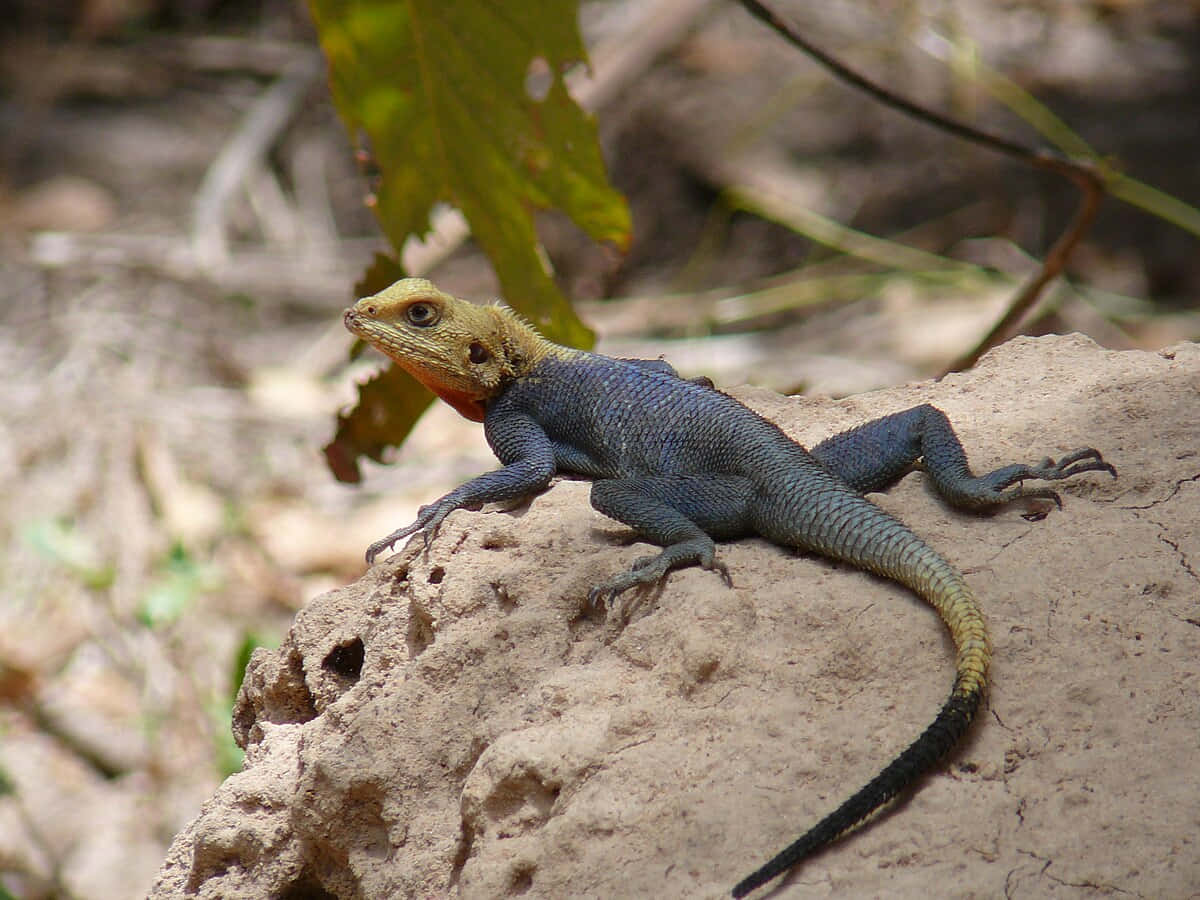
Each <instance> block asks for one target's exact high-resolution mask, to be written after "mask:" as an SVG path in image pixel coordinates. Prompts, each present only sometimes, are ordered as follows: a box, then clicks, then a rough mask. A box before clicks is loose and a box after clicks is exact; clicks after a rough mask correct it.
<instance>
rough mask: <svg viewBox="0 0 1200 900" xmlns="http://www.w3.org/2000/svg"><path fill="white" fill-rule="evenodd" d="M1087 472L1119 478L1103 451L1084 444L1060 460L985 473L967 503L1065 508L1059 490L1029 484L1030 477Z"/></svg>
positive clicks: (1049, 478)
mask: <svg viewBox="0 0 1200 900" xmlns="http://www.w3.org/2000/svg"><path fill="white" fill-rule="evenodd" d="M1083 472H1107V473H1108V474H1109V475H1111V476H1112V477H1113V478H1116V477H1117V470H1116V468H1114V467H1113V466H1112V464H1110V463H1107V462H1105V461H1104V457H1103V456H1101V455H1100V451H1099V450H1094V449H1092V448H1091V447H1081V448H1080V449H1078V450H1072V451H1071V452H1070V453H1068V454H1067V455H1066V456H1064V457H1063V458H1062V459H1059V460H1054V459H1051V458H1050V457H1046V458H1045V459H1043V460H1042V461H1041V462H1040V463H1038V464H1037V465H1035V466H1024V465H1014V466H1005V467H1004V468H1002V469H997V470H996V471H995V472H991V473H989V474H987V475H982V476H980V477H979V478H977V479H975V481H976V484H977V486H978V490H977V491H973V492H972V493H971V495H970V496H969V497H967V498H966V502H965V503H964V505H967V506H970V505H981V506H999V505H1001V504H1004V503H1011V502H1012V501H1013V500H1051V501H1053V502H1054V504H1055V505H1056V506H1057V507H1058V508H1059V509H1062V498H1061V497H1060V496H1059V495H1058V491H1055V490H1053V489H1051V488H1048V487H1035V488H1030V487H1025V486H1024V482H1025V481H1026V480H1027V479H1037V480H1039V481H1061V480H1062V479H1064V478H1071V477H1073V476H1075V475H1079V474H1081V473H1083ZM1013 485H1016V487H1013ZM1045 515H1046V513H1045V511H1041V512H1034V513H1030V514H1028V515H1027V516H1026V518H1034V519H1040V518H1045Z"/></svg>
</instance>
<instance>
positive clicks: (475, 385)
mask: <svg viewBox="0 0 1200 900" xmlns="http://www.w3.org/2000/svg"><path fill="white" fill-rule="evenodd" d="M344 321H345V324H346V328H348V329H349V330H350V331H351V332H353V333H354V334H356V335H358V336H359V337H360V338H362V339H363V340H364V341H366V342H367V343H368V344H370V345H371V346H373V347H375V348H376V349H377V350H379V351H381V352H382V353H384V354H386V355H387V356H389V357H391V358H392V359H393V360H395V362H396V363H397V365H399V366H400V367H401V368H402V369H404V370H405V371H406V372H408V373H409V374H410V375H412V376H413V377H414V378H416V379H417V381H419V382H421V384H423V385H425V387H427V388H429V389H430V390H431V391H433V392H434V393H435V394H437V395H438V396H439V397H441V398H442V399H443V400H445V401H446V402H447V403H449V404H450V405H451V406H453V407H454V408H455V409H456V410H458V411H459V412H460V413H462V414H463V415H464V416H466V417H467V418H468V419H471V420H473V421H476V422H482V421H483V416H484V412H485V411H486V404H487V401H488V400H491V399H492V398H493V397H495V396H496V395H497V394H499V393H500V391H501V390H503V389H504V387H505V385H507V384H508V383H509V382H510V381H512V379H514V378H517V377H519V376H521V375H523V374H525V373H526V372H528V371H529V369H530V368H531V367H532V366H533V365H534V363H536V362H537V361H538V360H540V359H542V358H543V357H545V356H546V355H547V354H548V353H550V352H552V351H553V350H555V349H556V347H555V345H554V344H551V343H550V342H549V341H547V340H546V339H545V338H543V337H542V336H541V335H539V334H538V333H537V332H536V331H534V330H533V328H531V327H530V326H529V325H527V324H526V323H525V322H523V321H522V320H521V319H520V317H518V316H517V314H516V313H514V312H513V311H512V310H510V309H508V308H507V307H502V306H480V305H477V304H474V303H470V302H468V301H466V300H460V299H458V298H457V297H453V296H451V295H450V294H447V293H444V292H443V291H439V290H438V289H437V288H436V287H435V286H434V285H433V283H432V282H430V281H426V280H425V279H424V278H404V279H401V280H400V281H397V282H396V283H395V284H393V285H391V286H390V287H387V288H385V289H384V290H382V291H380V292H379V293H378V294H373V295H372V296H370V297H364V298H363V299H361V300H359V301H358V302H357V303H355V304H354V305H353V306H352V307H350V308H349V309H347V310H346V312H345V315H344Z"/></svg>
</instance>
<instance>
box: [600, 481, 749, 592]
mask: <svg viewBox="0 0 1200 900" xmlns="http://www.w3.org/2000/svg"><path fill="white" fill-rule="evenodd" d="M751 496H752V494H751V489H750V482H749V481H748V480H747V479H743V478H733V477H729V478H722V477H719V476H699V475H696V476H686V475H684V476H645V477H636V478H615V479H605V480H601V481H596V482H594V483H593V484H592V497H591V499H592V506H594V507H595V508H596V509H597V510H598V511H599V512H602V513H604V515H606V516H609V517H610V518H613V519H616V520H617V521H618V522H622V523H624V524H626V525H628V526H629V527H631V528H633V529H634V530H635V531H636V532H637V533H638V534H639V535H640V536H641V537H643V538H645V539H647V540H649V541H651V542H653V543H655V544H658V545H659V546H661V547H662V548H663V549H662V552H660V553H658V554H657V555H655V556H643V557H640V558H638V559H637V560H635V561H634V563H633V565H632V566H631V567H630V568H629V569H627V570H625V571H624V572H620V573H618V574H616V575H614V576H612V577H611V578H607V579H605V580H604V581H602V582H600V584H597V585H596V586H595V587H593V588H592V589H591V591H589V592H588V600H589V601H590V602H591V603H592V604H593V605H599V604H601V603H604V604H605V605H607V606H611V605H612V604H613V601H615V600H616V598H617V597H618V596H620V595H621V594H622V593H624V592H625V591H627V590H629V589H630V588H632V587H637V586H639V585H649V584H656V583H658V582H660V581H662V580H663V579H664V578H665V577H666V576H667V573H668V572H670V571H671V570H672V569H676V568H679V567H681V566H690V565H698V566H700V567H701V568H704V569H710V570H712V571H715V572H717V573H719V574H720V575H721V577H722V578H723V579H724V580H725V583H726V584H728V585H732V580H731V578H730V576H729V570H728V569H727V568H726V566H725V564H724V563H722V562H721V561H720V560H718V559H717V558H716V544H715V543H714V542H713V537H719V538H725V537H737V536H740V535H743V534H745V533H747V527H746V522H747V514H746V510H747V508H748V506H749V500H750V497H751Z"/></svg>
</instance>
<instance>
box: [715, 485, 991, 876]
mask: <svg viewBox="0 0 1200 900" xmlns="http://www.w3.org/2000/svg"><path fill="white" fill-rule="evenodd" d="M809 499H810V500H811V499H813V498H809ZM860 504H861V506H860ZM818 505H821V506H824V507H825V508H824V509H822V510H820V511H819V515H817V517H816V520H817V521H819V522H822V523H823V524H824V526H825V527H823V528H821V529H820V533H819V534H817V535H816V536H815V537H814V536H813V535H811V534H810V535H808V536H807V540H805V541H803V542H797V541H791V543H793V544H796V543H800V544H801V545H802V546H804V547H805V548H806V549H812V550H815V551H817V552H819V553H821V554H823V555H825V556H830V557H833V558H836V559H842V560H845V561H847V562H851V563H853V564H855V565H857V566H860V567H861V568H864V569H867V570H869V571H872V572H875V573H877V574H879V575H883V576H885V577H887V578H890V579H892V580H893V581H896V582H899V583H900V584H903V585H904V586H906V587H908V588H910V589H911V590H913V591H914V592H915V593H916V594H918V595H919V596H920V597H922V598H923V599H924V600H926V601H928V602H929V603H930V604H931V605H932V606H933V607H934V609H936V610H937V612H938V615H940V616H941V618H942V621H943V622H944V623H945V624H946V627H947V628H948V629H949V631H950V635H951V637H952V639H953V640H954V646H955V649H956V664H955V676H954V687H953V689H952V690H951V692H950V697H949V698H948V699H947V700H946V702H945V703H944V704H943V705H942V708H941V711H940V712H938V714H937V718H935V719H934V720H933V722H932V724H930V725H929V727H927V728H926V729H925V730H924V731H923V732H921V734H920V736H919V737H918V738H917V739H916V740H915V741H913V742H912V743H911V744H909V746H908V747H907V748H906V749H905V750H904V751H902V752H901V753H900V755H899V756H897V757H896V758H895V759H894V760H892V762H891V763H889V764H888V765H887V766H886V767H885V768H884V769H883V771H881V772H880V773H879V774H878V775H876V776H875V777H874V778H872V779H871V780H870V781H869V782H868V783H867V784H866V785H865V786H864V787H863V788H861V789H860V790H859V791H857V792H856V793H855V794H854V795H853V796H851V797H850V798H849V799H848V800H846V801H845V802H844V803H842V804H841V806H839V807H838V808H837V809H835V810H834V811H833V812H831V813H830V814H829V815H827V816H825V818H823V819H821V821H819V822H818V823H817V824H816V825H814V826H813V827H812V828H810V829H809V830H808V831H807V832H806V833H805V834H803V835H801V836H800V837H799V838H798V839H797V840H795V841H794V842H792V843H791V844H789V845H788V846H787V847H786V848H784V849H783V850H782V851H780V852H779V853H778V854H776V855H775V856H774V857H773V858H772V859H771V860H770V861H768V862H767V863H766V864H765V865H763V866H762V867H761V868H759V869H758V870H757V871H755V872H753V873H751V874H750V875H748V876H747V877H745V878H743V879H742V880H741V881H739V882H738V883H737V885H736V886H735V887H734V888H733V896H734V897H744V896H746V895H747V894H748V893H750V892H751V891H752V890H754V889H755V888H757V887H759V886H761V885H763V884H766V883H767V882H768V881H770V880H771V879H772V878H774V877H775V876H777V875H782V874H783V873H784V872H786V871H787V870H788V869H790V868H792V867H793V866H795V865H796V864H797V863H799V862H800V861H802V860H803V859H805V858H806V857H808V856H810V855H811V854H813V853H815V852H816V851H817V850H820V849H821V848H822V847H825V846H826V845H827V844H830V843H832V842H833V841H835V840H837V839H838V838H839V837H841V836H842V835H843V834H845V833H846V832H848V831H850V830H852V829H854V828H856V827H857V826H858V825H860V824H862V823H863V822H864V820H866V819H867V818H868V817H869V816H871V814H872V813H874V812H875V811H876V810H878V809H879V808H880V807H882V806H884V804H886V803H888V802H890V801H891V800H893V799H894V798H895V797H896V796H897V795H899V794H900V793H902V792H903V791H904V790H905V789H906V788H908V787H909V786H910V785H911V784H912V783H913V782H914V781H916V779H917V778H919V777H920V776H921V775H923V774H925V773H926V772H929V771H931V770H932V769H933V768H934V767H935V766H936V765H937V764H938V763H939V762H941V761H942V760H943V759H944V758H945V757H946V756H947V755H948V754H949V753H950V751H951V750H952V749H953V748H954V746H955V745H956V744H957V743H958V742H959V740H960V739H961V738H962V736H963V735H964V734H966V731H967V728H968V727H969V726H970V724H971V721H972V720H973V719H974V718H975V713H976V712H977V711H978V709H979V706H980V703H981V702H982V701H983V694H984V690H985V689H986V686H987V671H988V665H989V663H990V661H991V650H990V648H989V646H988V638H987V629H986V626H985V625H984V621H983V615H982V613H981V612H980V610H979V606H978V604H977V603H976V601H975V597H974V595H973V594H972V593H971V589H970V588H969V587H968V586H967V584H966V581H965V580H964V579H963V577H962V575H961V574H960V573H959V572H958V571H957V570H956V569H955V568H954V567H953V566H951V565H950V563H948V562H946V560H944V559H942V557H941V556H939V555H938V554H937V553H936V552H935V551H934V550H933V549H931V548H930V547H929V546H928V545H927V544H925V543H924V542H923V541H922V540H921V539H920V538H918V537H917V536H916V535H915V534H913V533H912V532H911V531H909V530H908V528H907V527H905V526H904V525H903V524H901V523H900V522H899V521H897V520H896V519H894V518H892V517H891V516H889V515H888V514H887V513H885V512H884V511H883V510H881V509H879V508H878V507H876V506H875V505H874V504H871V503H870V502H869V501H867V500H865V499H863V498H861V497H859V496H857V495H850V494H846V495H842V496H834V497H829V496H825V497H822V498H820V501H819V503H818ZM863 506H866V507H870V509H871V513H869V514H868V517H869V518H870V519H871V522H870V524H869V525H868V526H866V527H864V526H863V525H862V516H863V514H864V510H863V508H862V507H863ZM843 517H854V518H855V519H856V520H857V521H858V522H859V527H858V528H856V529H851V530H849V532H845V531H842V530H841V529H840V528H839V527H838V522H839V520H840V519H842V518H843ZM784 520H785V521H786V519H784ZM847 533H849V534H852V535H855V537H851V538H849V539H848V540H843V539H842V535H843V534H847ZM864 536H865V537H866V540H863V539H862V538H863V537H864Z"/></svg>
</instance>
